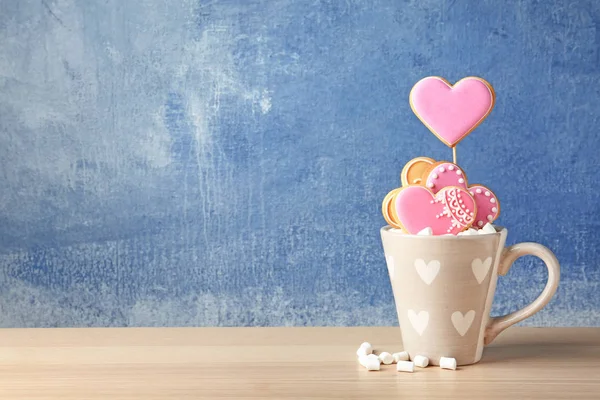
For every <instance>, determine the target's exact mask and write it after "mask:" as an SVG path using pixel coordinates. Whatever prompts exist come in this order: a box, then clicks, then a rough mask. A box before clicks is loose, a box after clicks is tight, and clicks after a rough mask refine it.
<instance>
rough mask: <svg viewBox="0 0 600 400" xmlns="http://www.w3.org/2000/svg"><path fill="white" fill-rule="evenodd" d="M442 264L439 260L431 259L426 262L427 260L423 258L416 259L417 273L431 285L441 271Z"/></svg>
mask: <svg viewBox="0 0 600 400" xmlns="http://www.w3.org/2000/svg"><path fill="white" fill-rule="evenodd" d="M440 266H441V265H440V262H439V261H438V260H431V261H429V262H428V263H426V262H425V260H422V259H420V258H417V259H416V260H415V269H416V270H417V273H418V274H419V276H420V277H421V279H422V280H423V282H425V283H426V284H428V285H431V282H433V280H434V279H435V277H436V276H437V275H438V273H439V272H440Z"/></svg>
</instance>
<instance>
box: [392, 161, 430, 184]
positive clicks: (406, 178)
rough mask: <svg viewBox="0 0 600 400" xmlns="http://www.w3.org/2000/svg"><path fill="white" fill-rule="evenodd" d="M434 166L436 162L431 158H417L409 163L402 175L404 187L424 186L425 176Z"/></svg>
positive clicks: (403, 169)
mask: <svg viewBox="0 0 600 400" xmlns="http://www.w3.org/2000/svg"><path fill="white" fill-rule="evenodd" d="M433 164H435V160H434V159H433V158H429V157H417V158H413V159H412V160H410V161H409V162H407V163H406V165H405V166H404V168H402V172H401V173H400V181H401V182H402V186H408V185H420V184H422V183H423V182H422V180H423V176H424V175H425V173H426V172H427V171H428V170H429V168H430V167H431V166H432V165H433Z"/></svg>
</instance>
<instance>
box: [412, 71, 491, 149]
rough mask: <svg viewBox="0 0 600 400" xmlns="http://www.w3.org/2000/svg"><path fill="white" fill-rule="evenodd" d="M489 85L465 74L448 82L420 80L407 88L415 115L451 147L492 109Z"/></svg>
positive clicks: (434, 78) (432, 79)
mask: <svg viewBox="0 0 600 400" xmlns="http://www.w3.org/2000/svg"><path fill="white" fill-rule="evenodd" d="M495 99H496V97H495V94H494V89H492V86H491V85H490V84H489V83H488V82H486V81H485V80H483V79H481V78H475V77H467V78H463V79H461V80H460V81H458V82H456V83H455V84H454V85H451V84H450V83H449V82H448V81H446V80H445V79H444V78H441V77H439V76H429V77H427V78H423V79H421V80H420V81H419V82H417V83H416V84H415V86H413V88H412V90H411V91H410V95H409V101H410V107H411V108H412V110H413V112H414V113H415V115H416V116H417V117H418V118H419V119H420V120H421V122H423V123H424V124H425V126H427V128H429V130H430V131H431V132H432V133H433V134H434V135H436V136H437V137H438V138H439V139H440V140H441V141H442V142H444V144H446V145H447V146H450V147H454V146H455V145H456V144H457V143H458V142H460V141H461V140H462V139H464V138H465V137H466V136H467V135H468V134H469V133H471V131H473V129H475V128H476V127H477V125H479V124H480V123H481V122H483V120H484V119H485V118H486V117H487V116H488V115H489V113H490V112H492V109H493V108H494V103H495Z"/></svg>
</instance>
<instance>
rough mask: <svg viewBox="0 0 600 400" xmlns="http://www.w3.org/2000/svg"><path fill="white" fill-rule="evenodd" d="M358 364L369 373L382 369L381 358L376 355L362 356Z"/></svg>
mask: <svg viewBox="0 0 600 400" xmlns="http://www.w3.org/2000/svg"><path fill="white" fill-rule="evenodd" d="M358 362H359V363H360V365H362V366H363V367H365V368H366V369H367V370H369V371H379V369H380V368H381V365H380V363H379V357H377V356H376V355H374V354H369V355H366V356H360V357H358Z"/></svg>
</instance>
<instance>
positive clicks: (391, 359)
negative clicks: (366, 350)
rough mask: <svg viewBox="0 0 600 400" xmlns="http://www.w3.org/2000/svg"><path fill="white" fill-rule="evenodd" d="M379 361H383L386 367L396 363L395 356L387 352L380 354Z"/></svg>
mask: <svg viewBox="0 0 600 400" xmlns="http://www.w3.org/2000/svg"><path fill="white" fill-rule="evenodd" d="M379 361H381V362H382V363H383V364H385V365H389V364H391V363H393V362H394V356H392V355H391V354H390V353H388V352H387V351H384V352H382V353H381V354H379Z"/></svg>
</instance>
